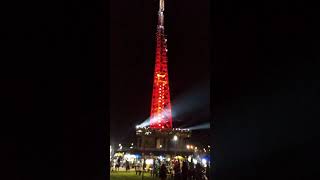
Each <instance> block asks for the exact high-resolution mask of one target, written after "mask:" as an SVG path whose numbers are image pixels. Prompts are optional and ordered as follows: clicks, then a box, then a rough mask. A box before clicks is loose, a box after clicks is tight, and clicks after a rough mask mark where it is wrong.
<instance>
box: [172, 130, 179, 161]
mask: <svg viewBox="0 0 320 180" xmlns="http://www.w3.org/2000/svg"><path fill="white" fill-rule="evenodd" d="M177 141H178V136H177V135H174V136H173V142H174V146H175V148H174V156H175V157H176V154H177V152H176V151H177Z"/></svg>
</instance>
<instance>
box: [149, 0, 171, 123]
mask: <svg viewBox="0 0 320 180" xmlns="http://www.w3.org/2000/svg"><path fill="white" fill-rule="evenodd" d="M163 12H164V0H160V5H159V12H158V26H157V33H156V38H157V39H156V42H157V45H156V64H155V71H154V79H153V91H152V103H151V116H150V128H155V129H165V128H166V129H167V128H172V115H171V103H170V89H169V77H168V66H167V59H168V58H167V51H168V50H167V45H166V41H167V40H166V37H165V34H164V23H163V20H164V14H163Z"/></svg>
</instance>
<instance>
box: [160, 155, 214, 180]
mask: <svg viewBox="0 0 320 180" xmlns="http://www.w3.org/2000/svg"><path fill="white" fill-rule="evenodd" d="M168 164H169V165H168ZM209 168H210V167H209V164H207V166H206V168H204V167H203V166H202V165H201V164H200V163H197V164H194V163H193V162H192V161H191V162H188V161H186V160H185V161H183V162H182V163H181V162H180V161H179V160H177V161H174V162H173V163H172V164H171V165H170V163H162V164H161V165H160V168H159V171H158V172H157V170H156V173H155V175H156V176H157V175H158V177H159V178H160V179H161V180H167V179H174V180H208V179H210V178H209V173H210V169H209Z"/></svg>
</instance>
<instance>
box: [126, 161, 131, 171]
mask: <svg viewBox="0 0 320 180" xmlns="http://www.w3.org/2000/svg"><path fill="white" fill-rule="evenodd" d="M129 170H130V164H129V161H128V160H126V171H129Z"/></svg>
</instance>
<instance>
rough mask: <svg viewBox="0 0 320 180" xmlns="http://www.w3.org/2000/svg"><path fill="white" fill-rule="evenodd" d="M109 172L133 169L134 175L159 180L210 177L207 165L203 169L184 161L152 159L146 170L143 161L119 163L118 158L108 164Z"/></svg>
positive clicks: (189, 179) (202, 179)
mask: <svg viewBox="0 0 320 180" xmlns="http://www.w3.org/2000/svg"><path fill="white" fill-rule="evenodd" d="M110 167H111V171H119V167H124V168H125V169H126V171H130V169H131V168H134V170H135V174H136V175H141V174H142V173H147V172H148V173H150V174H151V176H152V177H158V178H160V179H161V180H169V179H173V180H209V179H210V178H209V176H210V165H209V164H207V165H206V167H204V166H203V165H202V164H201V163H197V164H194V163H193V161H192V160H191V162H189V161H187V160H185V161H180V160H174V161H160V160H159V159H154V161H153V163H152V164H151V165H149V166H148V168H146V167H147V166H146V163H145V161H142V162H140V161H137V162H135V163H133V164H132V166H131V168H130V163H129V162H128V161H127V160H125V161H123V163H121V158H118V159H117V160H116V161H115V162H113V161H111V163H110Z"/></svg>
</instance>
